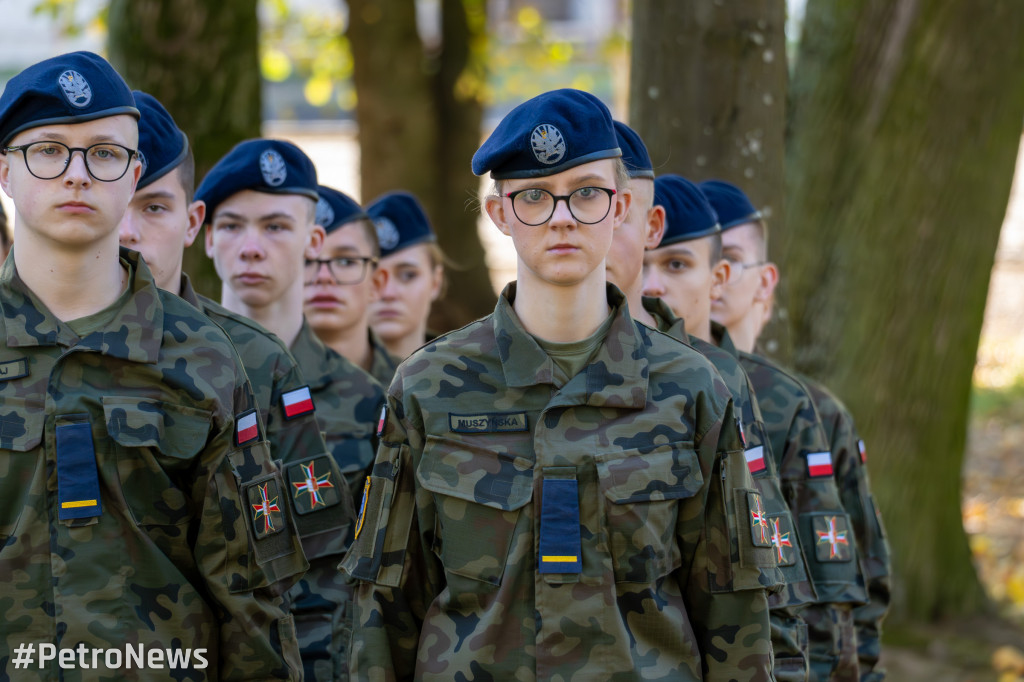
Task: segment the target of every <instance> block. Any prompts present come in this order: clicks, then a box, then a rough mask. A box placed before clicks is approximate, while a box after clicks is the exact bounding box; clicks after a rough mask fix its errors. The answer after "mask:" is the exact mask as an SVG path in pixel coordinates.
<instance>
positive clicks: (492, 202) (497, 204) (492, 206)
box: [484, 194, 512, 237]
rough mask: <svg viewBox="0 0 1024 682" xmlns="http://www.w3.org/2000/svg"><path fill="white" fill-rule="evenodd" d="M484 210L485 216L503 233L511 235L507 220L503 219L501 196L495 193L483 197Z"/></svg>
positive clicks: (507, 235)
mask: <svg viewBox="0 0 1024 682" xmlns="http://www.w3.org/2000/svg"><path fill="white" fill-rule="evenodd" d="M484 210H485V211H487V217H488V218H490V219H491V222H492V223H494V224H495V226H496V227H497V228H498V229H499V230H500V231H501V233H502V234H503V235H505V236H506V237H510V236H512V232H511V231H510V230H509V226H508V221H507V220H505V202H504V201H503V200H502V198H501V197H499V196H497V195H496V194H490V195H488V196H487V198H486V199H484Z"/></svg>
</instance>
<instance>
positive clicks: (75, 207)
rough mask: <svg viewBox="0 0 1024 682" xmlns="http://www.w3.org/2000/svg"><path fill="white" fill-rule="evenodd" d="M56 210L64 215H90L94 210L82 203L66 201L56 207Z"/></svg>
mask: <svg viewBox="0 0 1024 682" xmlns="http://www.w3.org/2000/svg"><path fill="white" fill-rule="evenodd" d="M57 210H58V211H62V212H64V213H92V212H93V211H95V210H96V209H95V208H93V207H92V206H91V205H89V204H87V203H85V202H84V201H66V202H64V203H63V204H60V205H58V206H57Z"/></svg>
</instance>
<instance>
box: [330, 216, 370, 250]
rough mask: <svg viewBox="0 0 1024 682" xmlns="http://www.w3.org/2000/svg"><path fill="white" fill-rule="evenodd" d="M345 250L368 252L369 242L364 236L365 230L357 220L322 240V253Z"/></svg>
mask: <svg viewBox="0 0 1024 682" xmlns="http://www.w3.org/2000/svg"><path fill="white" fill-rule="evenodd" d="M346 248H350V249H357V250H359V251H369V250H370V240H369V238H368V237H367V236H366V228H365V227H364V226H363V224H362V223H361V222H360V221H358V220H353V221H351V222H347V223H345V224H344V225H342V226H341V227H339V228H337V229H336V230H334V231H333V232H331V233H330V234H329V235H327V237H326V238H325V239H324V251H329V250H331V249H338V250H340V249H346Z"/></svg>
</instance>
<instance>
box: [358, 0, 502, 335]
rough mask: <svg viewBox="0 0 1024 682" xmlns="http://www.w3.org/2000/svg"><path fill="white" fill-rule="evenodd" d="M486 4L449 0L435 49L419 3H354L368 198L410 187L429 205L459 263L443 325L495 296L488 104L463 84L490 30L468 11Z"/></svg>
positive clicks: (441, 310)
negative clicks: (423, 32) (424, 36)
mask: <svg viewBox="0 0 1024 682" xmlns="http://www.w3.org/2000/svg"><path fill="white" fill-rule="evenodd" d="M481 1H482V0H442V2H441V3H440V7H441V13H442V19H441V45H440V46H439V47H438V48H437V49H436V50H435V49H427V48H425V47H424V45H423V42H422V41H421V39H420V36H419V33H418V31H417V27H416V7H415V2H414V1H413V0H348V7H349V28H348V38H349V43H350V44H351V46H352V54H353V59H354V80H355V85H356V95H357V104H356V118H357V120H358V123H359V146H360V175H361V181H362V199H363V201H364V202H367V203H368V202H369V201H371V200H373V199H374V198H375V197H377V196H378V195H380V194H382V193H383V192H386V191H389V190H395V189H404V190H408V191H410V192H412V193H413V194H415V195H416V196H417V197H418V198H419V199H420V200H421V201H422V203H423V206H424V208H425V209H426V210H427V213H428V215H429V216H430V219H431V222H432V223H433V225H434V229H435V230H436V231H437V235H438V241H439V243H440V245H441V248H442V249H443V250H444V251H445V253H446V254H447V256H448V257H449V259H450V260H451V261H452V265H453V267H449V268H447V277H448V282H449V286H448V290H447V293H446V294H445V296H444V298H443V299H442V300H441V301H439V302H438V303H436V304H435V305H434V311H433V314H432V315H431V328H433V329H437V330H439V331H444V330H448V329H453V328H456V327H459V326H461V325H463V324H465V323H466V322H468V321H470V320H473V319H475V318H477V317H480V316H482V315H486V314H488V313H489V312H491V310H492V309H493V308H494V301H495V296H494V293H493V290H492V288H491V284H490V279H489V274H488V270H487V265H486V263H485V261H484V249H483V246H482V245H481V244H480V240H479V238H478V236H477V228H476V224H477V218H478V212H477V211H476V210H475V208H474V207H475V205H476V197H477V194H478V191H479V184H480V181H479V179H478V178H476V177H475V176H474V175H473V173H472V171H471V169H470V159H471V158H472V155H473V152H474V151H476V148H477V147H478V146H479V144H480V135H481V130H480V126H481V121H482V118H483V107H482V105H481V104H480V102H479V101H478V100H477V99H476V98H475V97H473V96H472V95H467V94H464V91H463V90H462V89H460V88H458V87H456V85H457V83H458V81H459V78H460V77H461V76H462V74H463V72H464V70H465V69H467V68H468V67H469V66H470V62H471V60H472V59H473V58H474V57H473V56H472V54H471V49H470V48H471V44H472V42H473V41H475V40H479V39H481V35H480V32H481V31H482V30H483V27H482V25H480V26H478V25H477V24H480V23H482V22H471V21H470V20H469V16H468V13H467V8H470V7H472V8H473V9H474V10H476V11H483V10H482V8H481V7H480V2H481ZM477 66H478V65H477Z"/></svg>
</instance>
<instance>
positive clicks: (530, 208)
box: [505, 187, 615, 227]
mask: <svg viewBox="0 0 1024 682" xmlns="http://www.w3.org/2000/svg"><path fill="white" fill-rule="evenodd" d="M614 195H615V190H613V189H608V188H607V187H580V188H579V189H577V190H575V191H574V192H573V193H572V194H565V195H561V196H558V195H555V194H552V193H551V192H549V191H547V190H546V189H541V188H539V187H527V188H526V189H520V190H516V191H515V192H508V193H506V194H505V196H506V197H507V198H509V199H511V200H512V211H513V213H515V214H516V218H518V219H519V222H521V223H523V224H524V225H531V226H534V227H535V226H537V225H543V224H544V223H546V222H547V221H548V220H550V219H551V216H552V215H554V213H555V206H557V205H558V202H559V201H562V200H563V199H564V200H565V204H566V206H568V207H569V213H570V214H572V217H573V218H575V219H576V222H578V223H583V224H584V225H593V224H594V223H599V222H601V221H602V220H604V219H605V217H606V216H607V215H608V211H610V210H611V207H612V197H613V196H614Z"/></svg>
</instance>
